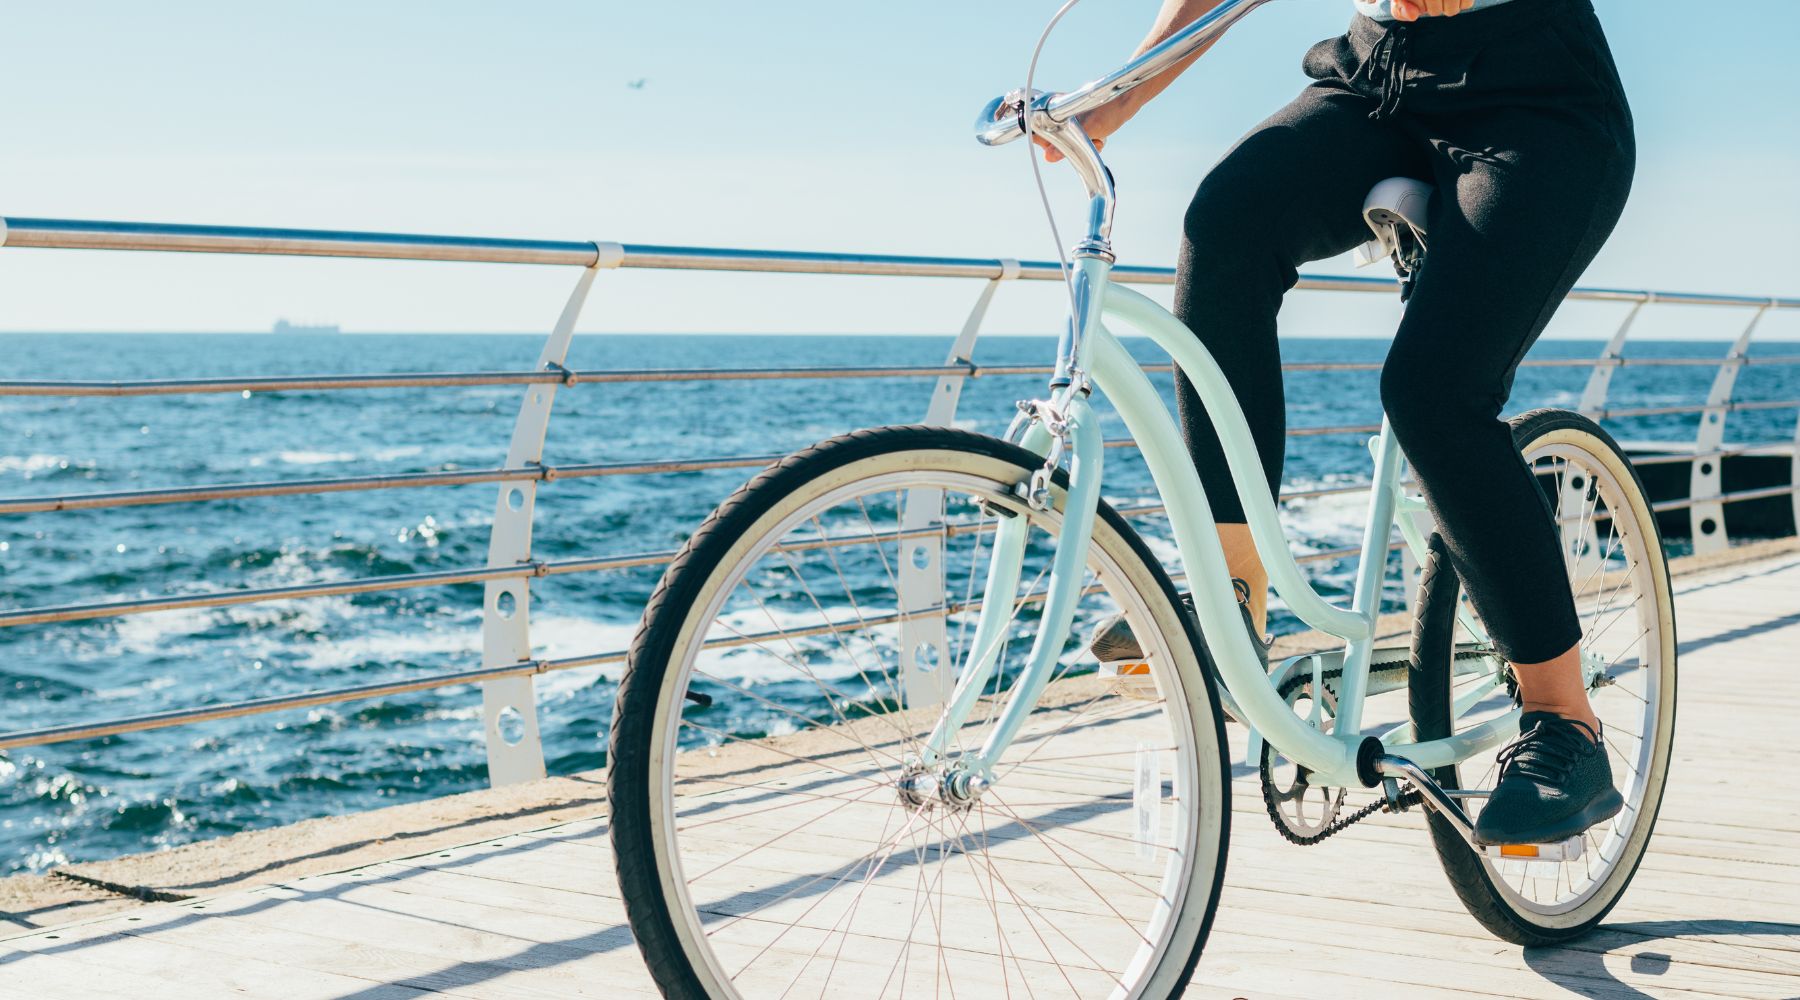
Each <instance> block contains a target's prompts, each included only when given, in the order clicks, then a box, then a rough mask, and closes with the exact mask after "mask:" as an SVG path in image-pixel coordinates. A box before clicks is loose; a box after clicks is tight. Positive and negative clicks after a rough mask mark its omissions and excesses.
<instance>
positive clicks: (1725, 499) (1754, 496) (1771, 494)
mask: <svg viewBox="0 0 1800 1000" xmlns="http://www.w3.org/2000/svg"><path fill="white" fill-rule="evenodd" d="M1795 493H1800V486H1794V485H1793V484H1789V485H1787V486H1764V487H1760V488H1758V489H1753V490H1734V491H1733V492H1730V493H1715V494H1713V495H1712V496H1709V497H1686V498H1683V499H1679V500H1664V501H1663V502H1661V503H1655V504H1651V505H1650V509H1652V510H1654V511H1656V512H1657V513H1658V514H1661V513H1663V512H1665V511H1671V510H1686V509H1688V508H1689V507H1697V506H1699V505H1700V504H1703V503H1719V504H1730V503H1742V502H1743V501H1745V500H1769V499H1773V498H1775V497H1786V496H1793V495H1794V494H1795Z"/></svg>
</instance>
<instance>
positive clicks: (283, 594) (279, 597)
mask: <svg viewBox="0 0 1800 1000" xmlns="http://www.w3.org/2000/svg"><path fill="white" fill-rule="evenodd" d="M544 565H545V564H543V563H524V564H521V565H518V566H489V567H483V568H481V569H455V570H443V571H439V572H429V573H401V574H395V575H393V576H365V577H358V578H356V579H353V580H340V581H338V582H336V583H306V584H297V585H295V586H291V587H263V588H256V589H248V590H216V591H209V592H206V593H201V594H181V595H175V596H170V597H146V598H140V599H137V600H130V601H104V602H98V603H94V604H64V605H58V606H54V607H42V608H21V609H19V610H16V611H5V612H0V628H5V627H10V626H14V625H42V624H47V623H50V622H71V621H86V620H88V619H93V618H116V617H120V616H124V615H139V614H148V613H150V612H153V611H179V610H182V609H185V608H225V607H232V606H234V605H239V604H256V603H259V602H262V601H285V600H296V599H299V598H303V597H336V596H341V595H344V594H372V593H380V592H383V591H390V590H406V589H409V588H414V587H443V586H449V585H450V584H456V583H480V582H484V581H487V580H506V579H511V578H514V577H521V576H532V575H544V574H543V573H542V572H541V570H540V567H542V566H544Z"/></svg>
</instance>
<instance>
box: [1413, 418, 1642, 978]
mask: <svg viewBox="0 0 1800 1000" xmlns="http://www.w3.org/2000/svg"><path fill="white" fill-rule="evenodd" d="M1512 424H1513V440H1514V441H1515V442H1516V443H1517V445H1518V447H1519V450H1520V452H1521V453H1522V454H1523V455H1524V458H1525V463H1526V465H1527V466H1529V467H1530V469H1531V470H1532V472H1533V473H1534V474H1535V475H1536V477H1537V481H1538V483H1539V484H1540V485H1541V487H1542V488H1543V490H1544V492H1545V497H1546V499H1547V500H1548V501H1549V506H1550V507H1552V508H1553V509H1554V511H1555V517H1556V521H1557V524H1558V527H1559V530H1560V535H1561V539H1562V549H1563V560H1564V565H1565V568H1566V569H1567V571H1568V574H1569V585H1570V589H1571V590H1572V591H1573V593H1574V595H1575V605H1576V610H1577V612H1578V613H1579V614H1580V617H1581V624H1582V638H1581V658H1582V666H1583V668H1584V669H1585V670H1586V671H1587V675H1588V677H1589V684H1588V688H1589V700H1590V701H1591V702H1592V704H1593V707H1594V711H1595V713H1596V714H1597V715H1599V717H1600V721H1601V724H1602V736H1603V742H1604V744H1605V751H1606V752H1607V754H1609V755H1610V757H1611V764H1612V769H1613V781H1614V783H1615V785H1616V786H1617V787H1618V789H1619V792H1620V794H1621V795H1622V796H1623V797H1624V799H1625V808H1624V810H1623V811H1622V812H1620V813H1619V814H1618V815H1617V816H1616V817H1614V818H1613V819H1611V820H1609V821H1608V822H1606V823H1603V824H1601V825H1599V826H1596V827H1593V828H1592V829H1590V830H1588V831H1587V832H1586V833H1584V834H1583V835H1582V836H1581V838H1580V840H1581V856H1580V857H1579V858H1575V859H1572V860H1565V861H1527V860H1519V859H1516V858H1501V859H1497V860H1496V859H1491V858H1489V857H1487V856H1485V855H1482V854H1477V853H1476V852H1475V851H1473V850H1471V849H1470V847H1469V845H1468V844H1467V843H1466V842H1464V841H1463V839H1462V837H1461V836H1460V835H1458V834H1457V833H1456V831H1455V830H1454V829H1453V828H1452V827H1451V826H1450V824H1449V823H1447V822H1445V821H1444V820H1443V819H1442V818H1440V817H1438V816H1437V815H1436V814H1432V815H1431V816H1430V825H1431V837H1432V841H1433V842H1434V844H1435V845H1436V847H1437V851H1438V857H1439V859H1440V860H1441V861H1442V862H1443V865H1444V871H1445V873H1446V874H1448V875H1449V877H1450V884H1451V885H1452V886H1454V887H1455V889H1456V894H1457V895H1458V896H1459V897H1461V899H1462V902H1463V905H1464V906H1466V907H1468V910H1469V912H1470V913H1471V914H1473V915H1474V917H1475V919H1477V920H1479V921H1480V922H1481V923H1482V925H1483V926H1485V927H1486V928H1487V929H1488V930H1490V931H1492V932H1493V933H1494V934H1496V935H1498V936H1499V937H1501V938H1503V939H1505V940H1507V941H1511V942H1514V943H1517V944H1525V945H1534V944H1553V943H1556V942H1559V941H1567V940H1570V939H1572V938H1576V937H1579V936H1581V935H1582V934H1585V933H1587V932H1588V931H1589V930H1591V929H1592V928H1593V927H1594V926H1595V925H1596V924H1598V923H1599V922H1600V920H1601V918H1603V917H1604V916H1605V915H1606V913H1607V911H1609V910H1611V909H1612V907H1613V905H1614V904H1615V903H1617V902H1618V901H1619V898H1620V897H1621V896H1622V895H1624V893H1625V888H1626V886H1627V885H1629V884H1630V882H1631V877H1632V875H1633V874H1635V873H1636V871H1637V866H1638V862H1639V861H1641V860H1642V859H1643V857H1644V851H1645V849H1646V847H1648V845H1649V841H1650V832H1651V829H1652V828H1653V827H1654V826H1655V825H1656V814H1657V810H1658V808H1659V807H1660V806H1661V804H1662V794H1663V783H1664V780H1665V779H1666V778H1667V776H1668V771H1669V756H1670V748H1671V745H1672V744H1673V742H1674V737H1675V653H1676V646H1675V603H1674V593H1673V590H1672V589H1671V587H1670V585H1669V569H1668V563H1667V561H1666V560H1665V558H1664V555H1663V548H1662V538H1661V536H1660V535H1659V534H1658V533H1657V528H1656V513H1655V511H1654V510H1653V509H1652V508H1651V505H1650V499H1649V497H1648V496H1646V495H1645V493H1644V487H1643V484H1642V483H1640V482H1639V481H1638V478H1637V473H1636V472H1635V471H1634V470H1633V469H1632V466H1631V462H1630V460H1629V459H1628V458H1627V457H1626V456H1625V453H1624V452H1623V451H1621V450H1620V448H1619V446H1618V444H1617V443H1616V442H1614V441H1613V439H1612V437H1611V436H1610V435H1608V434H1607V433H1606V432H1605V431H1604V430H1602V429H1601V428H1600V426H1599V425H1598V424H1595V423H1594V422H1593V421H1592V420H1589V419H1588V418H1586V417H1583V416H1581V415H1579V414H1576V413H1571V412H1569V411H1566V410H1535V411H1532V412H1530V413H1526V414H1523V415H1521V416H1519V417H1516V418H1514V420H1513V422H1512ZM1423 570H1424V572H1423V575H1422V576H1421V583H1420V588H1419V589H1420V601H1419V606H1418V609H1417V616H1416V619H1415V621H1414V631H1413V675H1412V678H1411V681H1410V695H1409V701H1410V708H1411V714H1412V720H1413V725H1414V727H1415V729H1416V730H1417V732H1418V735H1419V738H1420V739H1425V740H1430V739H1438V738H1441V737H1444V736H1448V735H1450V734H1451V733H1452V732H1453V731H1457V730H1461V729H1464V728H1467V727H1469V726H1471V725H1474V724H1477V723H1479V722H1481V721H1483V720H1484V719H1491V718H1493V717H1494V715H1496V714H1497V713H1501V712H1505V711H1508V710H1510V709H1511V707H1512V700H1511V698H1510V697H1508V696H1507V688H1506V687H1503V686H1499V684H1498V682H1500V681H1504V680H1507V679H1508V674H1507V670H1508V668H1507V667H1506V666H1505V665H1504V664H1502V663H1500V662H1499V660H1498V659H1497V658H1496V657H1494V656H1493V654H1492V651H1491V647H1490V646H1488V645H1487V644H1486V642H1485V639H1486V637H1485V636H1484V635H1483V634H1481V628H1480V623H1479V621H1478V620H1476V619H1475V617H1474V614H1473V612H1472V610H1471V609H1470V608H1469V607H1468V605H1467V604H1466V603H1464V602H1462V601H1461V600H1460V597H1459V594H1460V590H1461V586H1460V582H1459V581H1458V579H1457V575H1456V572H1455V570H1454V569H1453V568H1452V567H1451V565H1450V562H1449V559H1448V558H1447V557H1446V554H1445V550H1444V547H1443V543H1442V541H1441V540H1440V539H1438V538H1437V537H1435V536H1434V537H1433V538H1432V545H1431V551H1430V552H1429V554H1428V556H1427V558H1426V560H1425V564H1424V567H1423ZM1453 661H1454V662H1455V663H1456V666H1457V669H1456V671H1455V672H1454V673H1453V672H1452V670H1451V664H1452V662H1453ZM1481 661H1485V663H1486V666H1485V668H1476V669H1471V668H1470V666H1469V664H1470V663H1471V662H1481ZM1484 692H1491V693H1485V694H1484ZM1494 758H1495V755H1494V754H1493V753H1489V754H1485V755H1483V756H1480V757H1477V758H1474V759H1472V760H1468V761H1465V762H1463V764H1462V765H1461V766H1460V768H1458V767H1449V768H1442V769H1440V770H1439V771H1438V772H1437V773H1436V774H1435V775H1434V777H1435V778H1436V779H1437V781H1438V782H1439V783H1440V784H1442V785H1444V786H1445V787H1446V788H1458V787H1468V788H1491V787H1493V784H1494V781H1495V780H1496V778H1497V772H1498V766H1497V762H1496V761H1495V759H1494ZM1464 779H1472V781H1471V782H1470V783H1469V784H1466V785H1460V784H1459V781H1461V780H1464ZM1463 801H1464V802H1465V803H1467V804H1469V805H1470V806H1471V807H1472V808H1471V812H1476V811H1478V808H1479V802H1480V800H1479V799H1464V800H1463Z"/></svg>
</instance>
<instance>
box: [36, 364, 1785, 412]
mask: <svg viewBox="0 0 1800 1000" xmlns="http://www.w3.org/2000/svg"><path fill="white" fill-rule="evenodd" d="M1720 363H1721V360H1720V359H1715V358H1644V359H1631V358H1610V359H1601V360H1598V361H1596V360H1591V359H1581V358H1544V359H1534V360H1528V361H1526V362H1524V363H1523V365H1522V367H1526V368H1593V367H1598V366H1634V367H1635V366H1646V365H1688V366H1699V367H1717V366H1718V365H1719V364H1720ZM1746 363H1747V364H1765V365H1766V364H1800V356H1795V357H1778V358H1767V359H1760V360H1759V359H1749V360H1747V361H1746ZM1381 367H1382V364H1381V362H1375V361H1368V362H1363V361H1295V362H1288V363H1285V364H1283V365H1282V366H1281V370H1282V371H1284V372H1289V373H1295V372H1358V371H1368V372H1373V371H1380V370H1381ZM1142 369H1143V370H1144V371H1146V372H1150V373H1167V372H1172V371H1174V370H1175V366H1174V365H1172V364H1167V363H1156V364H1146V365H1143V366H1142ZM1053 370H1054V367H1053V366H1051V365H1023V364H1021V365H981V364H974V363H969V364H957V365H942V364H940V365H860V366H819V367H799V368H645V369H633V370H593V371H588V370H582V371H561V370H558V371H546V372H513V371H491V372H397V373H389V374H360V375H359V374H351V375H265V376H248V377H244V376H240V377H229V376H227V377H206V378H181V379H115V380H79V379H11V380H5V381H0V396H165V395H181V394H200V393H222V392H297V391H332V390H344V389H417V388H446V387H448V388H459V387H460V388H469V387H479V386H494V385H546V384H551V383H556V384H565V385H566V384H574V383H580V382H595V383H602V384H614V383H632V382H758V381H780V380H801V379H807V380H810V379H840V378H941V377H943V376H946V375H962V376H965V377H967V378H1003V377H1010V376H1023V375H1048V374H1050V373H1051V372H1052V371H1053ZM1627 415H1629V414H1627Z"/></svg>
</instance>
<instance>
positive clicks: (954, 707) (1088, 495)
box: [906, 257, 1110, 802]
mask: <svg viewBox="0 0 1800 1000" xmlns="http://www.w3.org/2000/svg"><path fill="white" fill-rule="evenodd" d="M1078 267H1079V271H1078V273H1077V280H1076V290H1075V300H1076V313H1075V315H1076V316H1078V317H1080V318H1079V320H1078V321H1076V322H1072V323H1071V324H1070V330H1069V331H1068V333H1066V334H1065V336H1064V341H1063V346H1062V350H1061V351H1060V352H1059V353H1060V354H1061V355H1062V357H1061V358H1060V359H1059V363H1058V365H1057V375H1056V377H1055V379H1054V380H1053V381H1052V383H1051V388H1052V393H1051V398H1050V399H1049V400H1047V401H1041V402H1033V403H1029V404H1022V405H1023V406H1024V408H1025V417H1026V420H1027V423H1026V426H1025V428H1024V433H1023V437H1022V438H1021V439H1020V441H1019V443H1020V445H1021V446H1023V447H1024V448H1026V449H1027V450H1029V451H1031V452H1033V453H1036V454H1040V455H1044V456H1046V457H1045V461H1044V465H1043V467H1042V468H1040V469H1039V470H1037V472H1036V473H1034V474H1033V476H1032V478H1031V479H1030V480H1029V481H1027V482H1025V483H1021V484H1020V485H1019V492H1020V493H1021V494H1022V496H1021V499H1022V500H1023V501H1024V502H1025V504H1026V505H1027V506H1028V507H1030V508H1035V509H1038V510H1045V511H1047V510H1050V509H1051V507H1052V504H1053V503H1054V497H1055V494H1054V491H1053V490H1052V488H1051V477H1052V475H1053V473H1054V472H1055V469H1056V466H1057V464H1058V462H1059V460H1060V459H1061V458H1062V457H1063V456H1064V455H1066V456H1067V458H1068V470H1069V474H1068V489H1067V491H1066V493H1065V495H1064V502H1063V508H1062V525H1061V527H1060V528H1059V529H1058V531H1057V536H1056V549H1055V554H1054V555H1053V556H1052V557H1051V563H1050V580H1049V584H1048V586H1047V587H1046V589H1045V594H1044V599H1043V611H1042V614H1041V616H1040V617H1039V619H1038V623H1037V630H1036V635H1035V637H1034V638H1033V639H1032V645H1031V653H1030V656H1029V657H1028V658H1027V659H1026V663H1025V668H1024V670H1023V671H1022V672H1021V673H1020V675H1019V677H1018V680H1017V681H1016V682H1015V683H1014V684H1013V685H1012V689H1011V691H1010V692H1009V693H1008V695H1007V699H1006V705H1005V708H1004V709H1002V710H1001V713H1000V718H999V720H998V721H997V722H996V723H995V724H994V726H993V728H992V729H991V730H989V732H988V736H987V739H986V741H985V742H983V744H982V745H981V748H980V749H979V750H977V751H975V752H974V753H964V754H962V755H961V756H960V757H958V758H957V759H956V761H955V762H954V764H953V765H952V766H951V767H950V768H948V769H946V770H944V771H943V772H942V773H941V775H939V776H938V777H936V778H932V777H930V774H931V773H932V772H934V771H936V770H938V769H937V765H939V764H940V763H942V762H944V761H945V760H946V758H947V757H948V756H949V754H950V753H951V751H952V750H953V748H954V744H955V738H956V734H957V733H958V732H959V731H960V730H961V729H962V726H963V724H964V723H965V722H966V721H967V720H968V718H969V715H970V713H971V712H972V711H973V710H974V708H975V705H976V704H977V703H978V702H979V701H980V700H981V694H982V691H983V690H985V689H986V688H987V685H988V682H989V681H990V680H992V679H993V675H994V671H995V670H996V669H997V667H998V661H999V654H1000V650H1001V649H1002V648H1003V647H1004V646H1005V645H1006V640H1007V632H1008V631H1009V630H1010V628H1011V627H1012V624H1013V621H1014V620H1015V618H1016V617H1017V615H1018V611H1019V609H1020V608H1021V607H1023V601H1024V600H1026V599H1027V598H1028V597H1029V596H1031V595H1023V596H1022V595H1020V594H1019V593H1018V589H1019V578H1020V570H1021V567H1022V565H1023V563H1024V558H1025V548H1026V544H1027V540H1028V535H1029V533H1030V530H1031V519H1030V518H1029V517H1028V516H1020V515H1019V513H1018V512H1017V511H1008V510H1005V509H997V510H996V515H997V520H998V522H999V523H998V525H997V528H996V532H995V539H994V548H993V553H992V555H991V556H990V557H989V560H988V578H987V583H986V585H985V586H984V588H983V590H982V603H981V612H980V616H979V618H978V620H977V623H976V626H975V636H974V640H973V641H972V642H971V643H970V644H969V646H968V647H967V649H968V651H969V652H968V654H967V656H968V661H967V662H966V663H964V664H963V665H962V669H961V673H960V676H959V677H958V679H957V684H956V689H955V691H953V692H952V693H951V696H950V702H949V704H948V705H947V706H946V707H945V709H944V711H943V713H942V714H941V715H939V717H938V721H937V725H936V726H935V727H934V728H933V729H932V731H931V735H930V736H929V737H927V738H926V740H925V742H924V744H923V745H922V746H921V747H920V748H919V750H918V752H917V755H916V759H914V760H912V761H909V762H908V765H909V766H908V768H907V770H908V772H909V774H908V778H907V779H906V780H907V781H908V782H910V783H911V784H912V785H913V786H916V791H917V792H919V793H921V794H922V793H925V792H927V791H928V790H929V791H934V792H935V793H936V794H937V795H938V796H939V797H942V798H945V799H946V800H961V801H963V802H967V801H970V800H972V799H973V798H975V797H977V796H979V794H980V792H981V791H982V790H983V789H984V788H986V787H987V785H988V784H990V783H991V782H992V781H993V778H994V773H993V767H994V763H995V762H996V761H998V760H999V759H1000V758H1001V756H1002V755H1004V754H1005V753H1006V749H1007V747H1009V746H1011V745H1012V742H1013V740H1014V739H1015V738H1017V736H1018V734H1019V729H1020V727H1022V726H1023V725H1024V724H1025V719H1026V718H1027V717H1028V716H1029V715H1030V714H1031V713H1032V711H1034V710H1035V709H1036V708H1037V703H1038V699H1039V698H1040V697H1042V695H1043V693H1044V689H1045V688H1046V687H1047V686H1048V685H1049V683H1050V679H1051V677H1052V676H1054V674H1055V671H1056V664H1057V661H1058V660H1059V659H1061V657H1062V653H1063V649H1064V647H1065V646H1066V645H1067V643H1068V638H1069V631H1070V629H1071V628H1072V627H1073V625H1074V621H1075V607H1076V604H1077V603H1078V602H1079V601H1080V600H1081V597H1082V591H1083V584H1084V583H1085V582H1086V577H1087V559H1088V546H1089V545H1090V544H1091V543H1092V541H1093V537H1094V518H1095V516H1096V514H1097V512H1098V510H1099V507H1100V471H1101V464H1102V461H1103V458H1104V456H1105V451H1106V447H1105V442H1104V441H1103V440H1102V439H1101V436H1100V420H1099V417H1098V415H1097V414H1095V412H1094V409H1093V407H1092V405H1091V404H1090V403H1089V402H1088V392H1089V388H1088V386H1087V380H1086V375H1085V370H1086V364H1085V361H1086V357H1085V351H1084V347H1085V345H1086V343H1087V340H1088V338H1087V336H1086V334H1087V332H1088V331H1091V330H1092V329H1093V328H1094V326H1095V325H1097V324H1098V322H1099V315H1100V305H1101V302H1100V300H1101V296H1102V294H1103V292H1104V289H1105V284H1106V273H1107V271H1108V269H1109V267H1110V261H1109V260H1107V259H1105V258H1101V257H1080V258H1079V259H1078Z"/></svg>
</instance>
